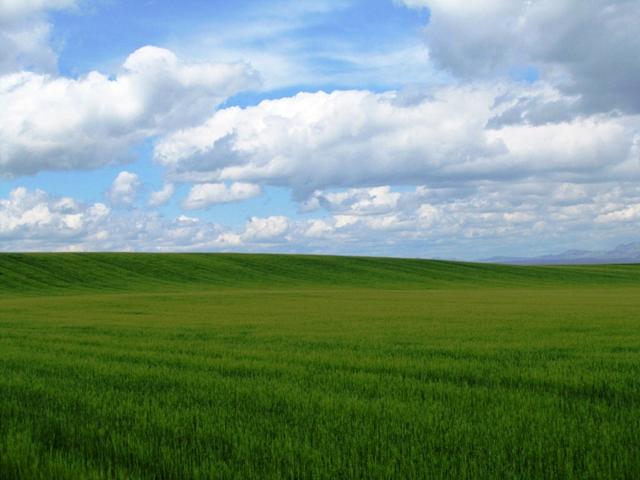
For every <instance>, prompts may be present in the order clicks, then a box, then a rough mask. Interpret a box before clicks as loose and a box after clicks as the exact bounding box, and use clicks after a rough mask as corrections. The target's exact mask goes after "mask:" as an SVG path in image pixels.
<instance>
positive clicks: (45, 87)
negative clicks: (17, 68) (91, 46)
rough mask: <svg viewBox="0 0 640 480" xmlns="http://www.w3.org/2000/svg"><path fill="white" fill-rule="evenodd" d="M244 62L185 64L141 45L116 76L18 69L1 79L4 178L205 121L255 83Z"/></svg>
mask: <svg viewBox="0 0 640 480" xmlns="http://www.w3.org/2000/svg"><path fill="white" fill-rule="evenodd" d="M256 81H257V77H256V74H255V72H254V71H253V70H252V69H251V68H250V67H249V66H247V65H246V64H244V63H239V64H184V63H182V62H180V61H179V60H178V59H177V58H176V56H175V55H174V54H173V53H172V52H170V51H168V50H165V49H161V48H156V47H144V48H141V49H139V50H137V51H136V52H134V53H133V54H131V55H130V56H129V58H127V60H126V62H125V63H124V65H123V71H122V73H121V74H120V75H119V76H118V77H117V78H114V79H111V78H109V77H108V76H106V75H103V74H101V73H98V72H91V73H89V74H88V75H86V76H84V77H82V78H79V79H70V78H61V77H52V76H48V75H41V74H35V73H30V72H24V71H23V72H19V73H14V74H10V75H5V76H2V77H0V104H2V106H3V107H2V109H1V110H0V175H14V176H17V175H25V174H32V173H36V172H38V171H40V170H68V169H78V168H93V167H97V166H100V165H104V164H107V163H111V162H113V161H116V160H118V159H122V158H123V157H124V156H126V155H127V152H128V151H129V149H130V148H131V147H132V146H134V145H136V144H137V143H139V142H140V141H142V140H143V139H145V138H148V137H151V136H154V135H160V134H163V133H165V132H167V131H169V130H172V129H175V128H177V127H180V126H184V125H189V124H190V122H193V121H196V120H198V119H200V118H201V117H202V116H203V115H205V114H207V113H208V112H210V111H211V110H212V109H213V108H214V106H215V105H217V104H219V103H220V102H221V101H222V100H224V99H225V98H226V97H228V96H229V95H232V94H233V93H235V92H237V91H238V90H241V89H244V88H247V87H250V86H252V85H255V82H256Z"/></svg>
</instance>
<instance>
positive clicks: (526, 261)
mask: <svg viewBox="0 0 640 480" xmlns="http://www.w3.org/2000/svg"><path fill="white" fill-rule="evenodd" d="M481 261H482V262H491V263H507V264H510V265H562V264H564V265H578V264H584V265H596V264H603V263H640V242H635V243H626V244H623V245H618V246H617V247H616V248H614V249H613V250H606V251H590V250H567V251H566V252H563V253H559V254H556V255H544V256H541V257H531V258H527V257H493V258H487V259H485V260H481Z"/></svg>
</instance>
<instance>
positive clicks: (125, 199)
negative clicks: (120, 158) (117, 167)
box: [107, 171, 142, 205]
mask: <svg viewBox="0 0 640 480" xmlns="http://www.w3.org/2000/svg"><path fill="white" fill-rule="evenodd" d="M141 186H142V182H141V181H140V177H139V176H138V175H137V174H135V173H131V172H126V171H125V172H120V173H119V174H118V176H117V177H116V179H115V180H114V181H113V184H112V185H111V188H110V189H109V191H108V192H107V197H109V200H110V201H111V203H113V204H114V205H131V204H133V202H134V201H135V200H136V196H137V195H138V193H139V191H140V187H141Z"/></svg>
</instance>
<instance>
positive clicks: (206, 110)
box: [0, 0, 640, 260]
mask: <svg viewBox="0 0 640 480" xmlns="http://www.w3.org/2000/svg"><path fill="white" fill-rule="evenodd" d="M638 25H640V2H638V1H637V0H259V1H258V0H236V1H234V2H228V1H225V0H184V1H181V2H175V1H169V0H133V1H131V0H0V250H1V251H158V252H166V251H177V252H180V251H214V252H227V251H229V252H274V253H276V252H277V253H280V252H286V253H309V254H349V255H384V256H399V257H424V258H451V259H464V260H477V259H482V258H489V257H493V256H535V255H542V254H545V253H550V252H559V251H563V250H567V249H606V248H610V247H612V246H614V245H616V244H619V243H626V242H631V241H638V240H639V238H638V237H639V236H638V224H639V221H640V88H638V85H639V83H638V79H640V55H638V52H640V30H638V28H637V26H638Z"/></svg>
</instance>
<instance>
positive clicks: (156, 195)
mask: <svg viewBox="0 0 640 480" xmlns="http://www.w3.org/2000/svg"><path fill="white" fill-rule="evenodd" d="M174 193H175V186H174V185H173V183H167V184H166V185H165V186H164V187H162V189H161V190H158V191H157V192H151V195H149V201H148V204H149V206H150V207H161V206H162V205H165V204H166V203H167V202H168V201H169V200H171V197H173V194H174Z"/></svg>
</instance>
